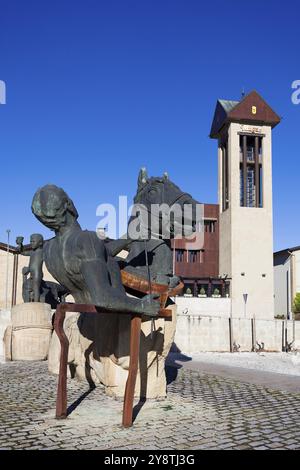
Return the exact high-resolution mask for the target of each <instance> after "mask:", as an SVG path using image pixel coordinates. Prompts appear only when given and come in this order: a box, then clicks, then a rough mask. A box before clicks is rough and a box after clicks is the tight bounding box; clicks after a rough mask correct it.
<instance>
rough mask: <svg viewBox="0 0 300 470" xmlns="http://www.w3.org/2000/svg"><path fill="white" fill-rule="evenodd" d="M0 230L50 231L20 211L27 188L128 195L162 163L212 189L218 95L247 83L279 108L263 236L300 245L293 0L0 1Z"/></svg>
mask: <svg viewBox="0 0 300 470" xmlns="http://www.w3.org/2000/svg"><path fill="white" fill-rule="evenodd" d="M0 18H1V28H0V80H4V81H5V82H6V86H7V104H6V105H0V158H1V184H0V197H1V219H0V241H5V239H6V232H5V230H6V229H7V228H10V229H11V230H12V238H13V239H14V238H15V236H16V235H19V234H23V235H24V236H25V237H26V238H27V237H28V236H29V235H30V233H32V232H36V231H39V232H42V233H44V234H45V235H47V236H49V232H48V230H47V229H44V228H43V227H42V226H41V224H40V223H39V222H38V221H37V220H35V218H34V217H33V215H32V214H31V210H30V205H31V199H32V196H33V194H34V192H35V190H36V189H37V187H39V186H42V185H43V184H46V183H49V182H52V183H55V184H57V185H59V186H62V187H63V188H64V189H65V190H66V191H67V192H68V193H69V194H70V196H71V197H72V198H73V200H74V202H75V204H76V206H77V208H78V210H79V213H80V222H81V224H82V226H83V227H86V228H89V229H94V228H95V226H96V224H97V221H98V218H97V217H96V212H95V211H96V207H97V205H98V204H100V203H102V202H109V203H113V204H116V203H117V200H118V195H119V194H120V195H126V194H127V195H128V197H129V199H130V200H131V199H132V197H133V195H134V192H135V189H136V179H137V173H138V170H139V168H140V167H141V166H143V165H145V166H146V167H147V168H148V170H149V173H150V174H151V175H160V174H162V173H163V172H164V171H168V172H169V174H170V177H171V179H172V180H173V181H174V182H176V183H177V184H178V185H179V186H180V187H181V188H182V189H183V190H185V191H188V192H191V193H192V194H193V196H194V197H195V198H197V199H198V200H200V201H202V202H211V203H216V202H217V143H216V141H213V140H210V139H209V137H208V134H209V130H210V124H211V120H212V117H213V112H214V107H215V103H216V100H217V98H227V99H239V98H240V96H241V91H242V89H243V88H244V89H245V91H246V92H249V91H251V90H252V89H257V91H259V92H260V93H261V94H262V96H263V97H264V98H265V99H266V100H267V101H268V102H269V103H270V105H271V106H272V107H273V108H274V109H275V111H277V112H278V114H279V115H280V116H282V117H283V120H282V123H281V124H280V125H279V126H278V127H277V128H276V129H275V130H274V135H273V188H274V245H275V246H274V247H275V249H280V248H283V247H286V246H294V245H299V244H300V217H299V215H298V214H299V200H300V194H299V186H300V185H299V173H298V171H297V170H298V158H299V125H300V105H298V106H295V105H293V104H292V101H291V94H292V90H291V83H292V82H293V81H294V80H297V79H300V70H299V57H300V41H299V18H300V3H299V2H296V1H290V0H286V1H285V2H277V1H276V2H275V1H274V0H264V1H258V0H252V1H251V2H240V1H238V0H227V1H221V0H215V1H213V2H202V1H200V0H197V1H196V0H172V1H167V0H152V1H151V0H135V1H133V0H109V1H108V0H107V1H102V0H72V1H71V0H60V1H58V0H51V1H50V0H43V1H40V0H39V1H38V0H28V1H25V0H19V1H17V0H0Z"/></svg>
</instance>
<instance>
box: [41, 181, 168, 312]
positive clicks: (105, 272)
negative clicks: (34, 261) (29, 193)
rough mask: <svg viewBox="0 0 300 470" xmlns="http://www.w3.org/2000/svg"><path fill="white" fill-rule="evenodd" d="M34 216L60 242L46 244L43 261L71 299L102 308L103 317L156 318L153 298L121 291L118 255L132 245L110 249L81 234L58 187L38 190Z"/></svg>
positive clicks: (73, 212)
mask: <svg viewBox="0 0 300 470" xmlns="http://www.w3.org/2000/svg"><path fill="white" fill-rule="evenodd" d="M32 212H33V214H34V215H35V216H36V217H37V219H38V220H39V221H40V222H41V223H42V224H44V225H45V226H46V227H48V228H50V229H51V230H53V231H54V232H55V237H54V238H52V239H50V240H47V241H46V242H45V244H44V261H45V263H46V266H47V269H48V271H49V272H50V273H51V275H52V276H53V277H54V278H55V279H56V280H57V281H58V282H59V284H61V285H62V286H64V287H65V288H66V290H67V291H68V292H70V293H71V295H72V296H73V297H74V299H75V302H76V303H82V304H93V305H97V306H98V307H99V308H100V309H101V310H102V311H104V312H112V313H138V314H145V315H149V316H156V315H157V313H158V310H159V302H158V301H156V300H154V299H153V296H150V295H147V296H145V297H143V298H142V299H135V298H131V297H128V296H127V295H126V292H125V289H124V287H123V285H122V281H121V273H120V268H119V265H118V263H117V261H116V259H115V258H114V256H113V255H114V254H116V252H117V251H120V250H121V249H122V248H125V247H126V246H128V245H129V244H130V243H131V240H128V239H126V240H125V239H124V240H118V241H112V242H111V244H110V243H109V242H106V243H105V242H104V241H103V240H100V239H99V238H98V237H97V235H96V233H95V232H91V231H87V230H82V229H81V227H80V225H79V223H78V222H77V219H78V212H77V210H76V208H75V206H74V204H73V202H72V200H71V199H70V198H69V196H68V195H67V194H66V193H65V191H64V190H63V189H61V188H58V187H57V186H55V185H46V186H44V187H42V188H40V189H38V191H37V192H36V193H35V195H34V197H33V201H32ZM116 245H118V246H117V249H116Z"/></svg>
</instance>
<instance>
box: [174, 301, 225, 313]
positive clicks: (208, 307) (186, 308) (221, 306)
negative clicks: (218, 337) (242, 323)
mask: <svg viewBox="0 0 300 470" xmlns="http://www.w3.org/2000/svg"><path fill="white" fill-rule="evenodd" d="M173 300H174V301H175V303H176V305H177V312H178V313H184V312H185V314H188V315H201V316H206V315H208V316H223V317H225V318H228V317H229V316H230V307H231V299H230V298H224V297H220V298H214V297H207V298H202V297H175V298H174V299H173Z"/></svg>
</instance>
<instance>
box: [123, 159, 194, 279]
mask: <svg viewBox="0 0 300 470" xmlns="http://www.w3.org/2000/svg"><path fill="white" fill-rule="evenodd" d="M199 207H201V206H200V203H198V202H197V201H196V200H195V199H193V198H192V196H191V195H190V194H188V193H186V192H183V191H182V190H181V189H180V188H179V187H178V186H176V185H175V184H174V183H173V182H172V181H171V180H170V179H169V176H168V174H167V173H164V174H163V176H162V177H148V174H147V171H146V169H145V168H142V169H141V170H140V172H139V176H138V188H137V193H136V195H135V198H134V209H133V210H134V212H133V214H132V216H131V219H130V221H129V225H128V232H129V234H130V228H131V224H132V222H133V221H135V219H136V217H137V212H139V215H140V212H141V211H140V210H139V209H140V208H142V209H143V212H144V214H146V215H145V216H144V218H143V219H142V222H141V224H142V225H144V226H146V228H145V227H142V228H144V236H143V237H142V238H146V239H147V248H146V250H147V255H148V256H147V258H148V263H149V267H150V274H151V280H152V281H153V282H157V283H161V284H167V285H170V287H174V286H175V285H176V284H177V283H178V282H179V278H178V277H177V276H174V275H173V260H172V251H171V238H173V237H174V236H176V237H178V234H179V235H180V234H181V236H182V237H187V236H189V235H191V233H192V232H193V231H195V228H196V222H197V217H198V216H199V211H198V210H197V208H199ZM187 208H188V209H189V210H186V209H187ZM143 221H144V222H143ZM125 270H126V271H129V272H132V273H134V274H135V275H137V276H141V277H144V278H146V277H147V266H146V254H145V244H144V242H143V240H136V241H134V242H133V243H132V245H131V246H130V251H129V255H128V257H127V259H126V266H125Z"/></svg>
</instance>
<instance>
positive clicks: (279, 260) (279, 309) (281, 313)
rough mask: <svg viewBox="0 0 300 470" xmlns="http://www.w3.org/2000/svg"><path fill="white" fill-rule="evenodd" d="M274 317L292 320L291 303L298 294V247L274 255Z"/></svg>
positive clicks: (299, 248) (299, 255)
mask: <svg viewBox="0 0 300 470" xmlns="http://www.w3.org/2000/svg"><path fill="white" fill-rule="evenodd" d="M274 292H275V297H274V299H275V316H277V317H285V318H288V319H292V318H293V302H294V299H295V296H296V294H297V293H299V292H300V246H295V247H293V248H286V249H285V250H280V251H277V252H276V253H274Z"/></svg>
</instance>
